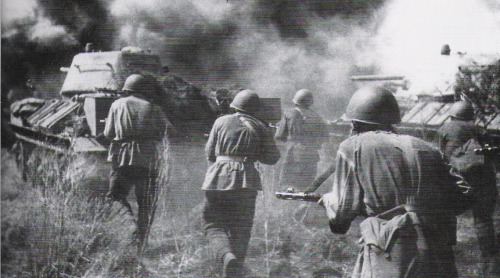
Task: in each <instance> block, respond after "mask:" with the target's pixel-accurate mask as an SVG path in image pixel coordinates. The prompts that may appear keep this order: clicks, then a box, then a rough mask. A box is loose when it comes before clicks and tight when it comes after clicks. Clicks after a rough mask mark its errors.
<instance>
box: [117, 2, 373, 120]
mask: <svg viewBox="0 0 500 278" xmlns="http://www.w3.org/2000/svg"><path fill="white" fill-rule="evenodd" d="M382 6H383V1H354V0H352V1H346V0H343V1H340V0H338V1H318V0H309V1H289V0H282V1H269V0H257V1H228V2H226V1H219V0H204V1H160V0H144V1H134V0H116V1H114V2H113V4H112V5H111V14H112V15H113V17H114V18H116V19H117V22H118V25H119V26H121V28H120V30H119V34H118V39H117V41H116V47H121V46H125V45H128V44H133V45H138V46H140V47H142V48H146V49H151V51H152V52H153V53H159V54H160V55H161V56H162V58H163V61H164V62H165V63H167V64H168V65H169V66H170V68H171V69H172V71H173V72H175V73H178V74H179V75H181V76H184V77H187V78H188V80H190V81H194V82H196V83H198V84H205V85H206V84H214V86H216V87H221V86H225V87H231V88H243V87H247V88H251V89H254V90H256V91H257V92H258V93H259V94H261V95H263V96H275V97H282V98H283V100H284V101H285V103H286V102H288V103H290V99H291V97H292V95H293V94H294V93H295V92H296V91H297V90H299V89H301V88H310V89H313V90H315V91H317V93H318V101H317V103H318V106H323V107H322V108H324V111H325V112H327V113H329V114H330V115H332V114H339V113H336V112H335V111H334V112H332V111H331V108H332V107H335V106H337V107H338V108H339V109H340V108H341V106H342V105H343V104H344V103H343V102H338V101H337V100H339V98H342V97H343V98H347V96H348V93H349V92H350V91H352V90H350V91H349V90H347V91H348V92H346V91H345V88H346V86H348V85H349V80H348V78H349V73H350V72H352V71H353V70H355V67H354V65H355V64H356V62H357V61H356V60H357V57H358V55H359V51H360V50H361V51H362V50H363V49H364V48H366V47H367V46H369V39H370V38H371V37H372V36H373V35H374V33H375V29H376V26H377V24H376V21H374V15H376V14H377V11H378V10H379V9H380V8H381V7H382ZM344 102H345V101H344Z"/></svg>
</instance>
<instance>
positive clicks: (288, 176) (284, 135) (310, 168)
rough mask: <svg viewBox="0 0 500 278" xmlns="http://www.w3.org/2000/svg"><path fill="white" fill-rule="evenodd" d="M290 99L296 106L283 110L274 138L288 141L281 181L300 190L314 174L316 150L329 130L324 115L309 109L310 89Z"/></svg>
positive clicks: (309, 182) (309, 181)
mask: <svg viewBox="0 0 500 278" xmlns="http://www.w3.org/2000/svg"><path fill="white" fill-rule="evenodd" d="M292 101H293V103H294V104H295V107H293V108H292V109H290V110H289V111H287V112H286V113H285V114H284V116H283V118H282V119H281V122H280V124H279V127H278V129H277V130H276V134H275V136H274V138H275V139H276V140H279V141H284V142H287V146H286V154H285V161H284V164H283V169H282V171H281V175H280V182H281V184H282V185H287V186H289V185H293V186H294V187H296V188H297V189H298V190H300V191H303V190H304V189H306V187H307V186H308V185H310V184H311V182H312V181H313V180H314V178H315V177H316V171H317V163H318V161H319V154H318V150H319V149H320V148H321V145H322V144H323V143H324V142H326V141H327V140H328V131H327V129H326V124H325V122H324V121H323V119H321V117H320V116H319V115H318V114H317V113H316V112H314V111H312V110H311V109H310V107H311V105H312V104H313V103H314V99H313V94H312V92H311V91H309V90H307V89H302V90H299V91H297V93H295V96H294V97H293V99H292Z"/></svg>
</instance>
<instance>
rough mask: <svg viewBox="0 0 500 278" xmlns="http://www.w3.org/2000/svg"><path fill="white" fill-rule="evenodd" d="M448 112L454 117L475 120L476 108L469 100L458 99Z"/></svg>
mask: <svg viewBox="0 0 500 278" xmlns="http://www.w3.org/2000/svg"><path fill="white" fill-rule="evenodd" d="M448 114H449V115H450V116H452V117H454V118H457V119H459V120H463V121H472V120H474V108H473V107H472V104H471V103H470V102H468V101H463V100H462V101H457V102H455V103H454V104H453V106H451V108H450V111H449V112H448Z"/></svg>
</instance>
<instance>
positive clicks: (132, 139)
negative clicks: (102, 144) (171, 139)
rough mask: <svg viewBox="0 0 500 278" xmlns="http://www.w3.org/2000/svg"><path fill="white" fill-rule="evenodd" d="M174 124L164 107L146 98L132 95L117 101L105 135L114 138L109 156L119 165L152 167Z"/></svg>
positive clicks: (109, 115) (110, 115) (111, 109)
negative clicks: (165, 136)
mask: <svg viewBox="0 0 500 278" xmlns="http://www.w3.org/2000/svg"><path fill="white" fill-rule="evenodd" d="M170 125H171V124H170V122H169V121H168V119H167V117H166V116H165V114H164V113H163V111H162V110H161V108H160V107H159V106H157V105H154V104H152V103H150V102H149V101H147V100H145V99H143V98H140V97H137V96H134V95H132V96H128V97H124V98H120V99H118V100H116V101H114V102H113V104H112V105H111V108H110V110H109V114H108V118H107V119H106V126H105V128H104V136H106V137H108V138H113V142H112V144H111V146H110V149H109V156H108V160H109V161H110V162H114V164H115V165H114V166H115V167H120V166H140V167H149V166H150V164H151V163H152V160H154V159H156V144H157V143H158V142H159V141H161V140H162V139H163V135H164V133H165V130H166V129H167V127H168V126H170Z"/></svg>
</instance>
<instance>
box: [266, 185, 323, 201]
mask: <svg viewBox="0 0 500 278" xmlns="http://www.w3.org/2000/svg"><path fill="white" fill-rule="evenodd" d="M275 195H276V197H277V198H278V199H282V200H297V201H308V202H317V201H319V199H321V195H320V194H313V193H306V192H298V191H296V190H295V189H294V188H288V189H287V190H286V191H278V192H276V193H275Z"/></svg>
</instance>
